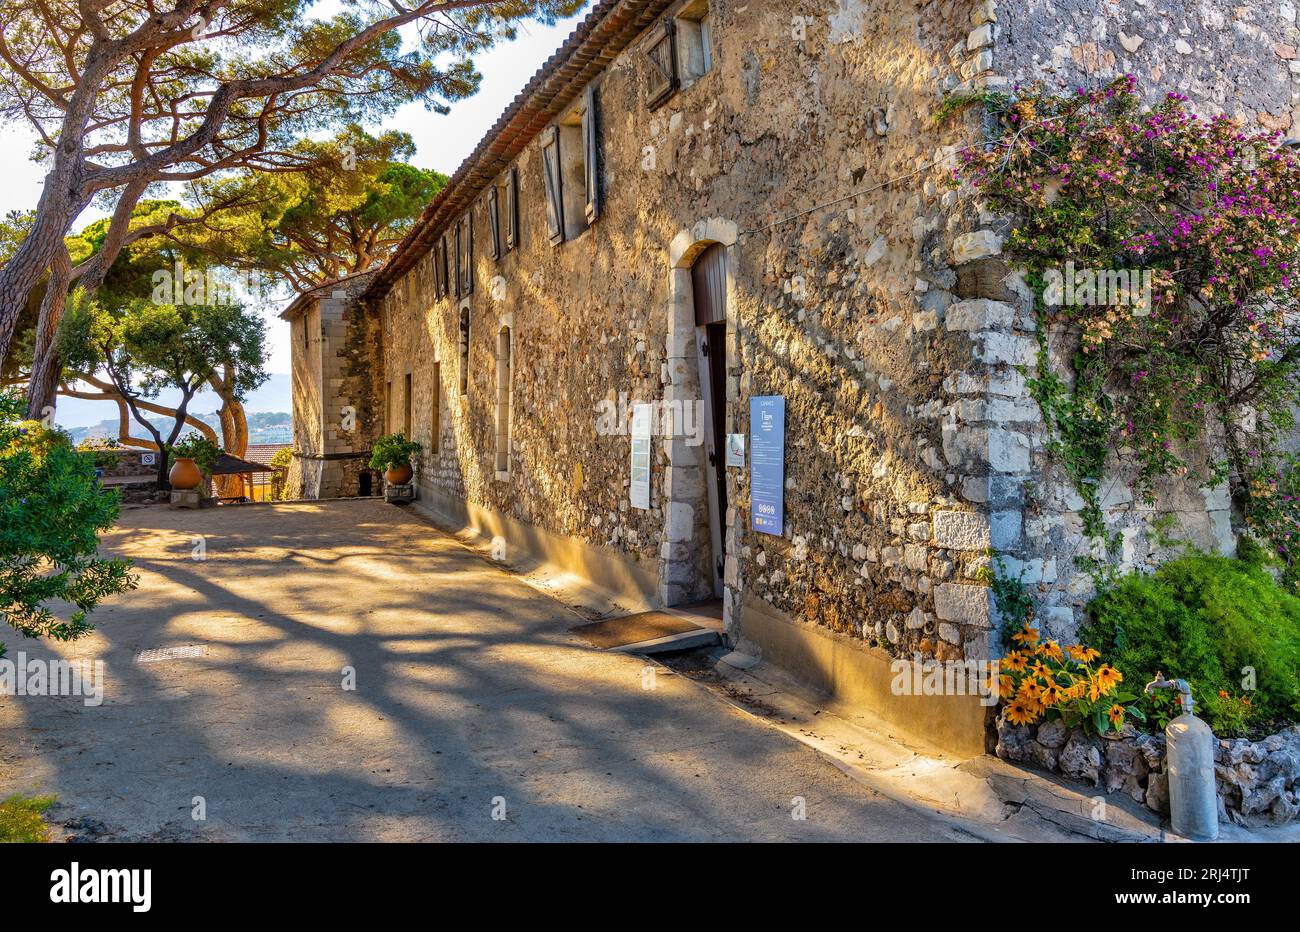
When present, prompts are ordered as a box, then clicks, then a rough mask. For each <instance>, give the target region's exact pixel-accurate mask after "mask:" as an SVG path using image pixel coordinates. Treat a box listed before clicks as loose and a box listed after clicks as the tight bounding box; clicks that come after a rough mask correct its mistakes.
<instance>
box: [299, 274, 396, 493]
mask: <svg viewBox="0 0 1300 932" xmlns="http://www.w3.org/2000/svg"><path fill="white" fill-rule="evenodd" d="M369 280H370V279H369V277H360V278H356V279H352V280H349V281H347V282H343V283H341V284H340V285H339V286H338V287H337V288H335V289H333V290H331V291H329V292H327V293H323V294H322V295H321V296H319V297H316V298H312V299H310V300H307V301H305V302H304V305H303V308H302V310H301V312H300V313H298V314H296V315H295V316H294V317H293V319H292V320H291V321H290V337H291V339H292V340H293V418H294V431H293V435H294V451H293V452H294V457H293V462H292V463H291V465H290V467H289V471H288V476H287V479H286V488H287V490H288V495H289V497H290V498H311V499H316V498H338V497H339V496H347V495H356V494H357V491H358V487H359V476H360V473H361V472H362V471H363V470H366V469H368V465H367V459H368V456H367V454H368V451H369V449H370V446H371V444H372V443H373V441H374V439H375V438H376V437H377V436H378V435H377V434H376V433H375V430H376V428H377V425H378V422H379V419H378V418H377V417H376V412H377V411H378V410H379V404H378V402H377V400H376V391H375V377H376V361H379V360H382V358H383V347H382V344H381V342H380V340H379V332H378V326H377V323H376V321H375V320H374V318H373V316H372V315H369V314H367V312H366V309H365V307H364V305H362V304H360V303H359V302H358V300H357V298H358V296H359V295H360V293H361V291H362V289H363V288H364V287H365V285H366V284H368V283H369ZM375 490H376V491H378V483H377V482H376V483H375Z"/></svg>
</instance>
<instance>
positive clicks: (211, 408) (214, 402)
mask: <svg viewBox="0 0 1300 932" xmlns="http://www.w3.org/2000/svg"><path fill="white" fill-rule="evenodd" d="M156 400H157V401H158V403H159V404H175V403H176V402H178V401H180V398H179V396H178V393H176V392H162V393H161V394H160V395H159V396H158V398H157V399H156ZM220 407H221V401H220V399H218V398H217V396H216V395H215V394H213V393H212V392H211V391H203V392H200V393H199V394H197V395H195V396H194V400H193V401H191V402H190V412H191V413H192V414H194V415H195V416H196V417H199V416H200V415H203V414H207V413H215V412H216V410H217V409H218V408H220ZM244 410H245V411H247V412H248V415H249V421H250V426H251V421H252V416H253V414H255V413H257V412H263V411H264V412H272V413H275V412H285V411H292V410H293V385H292V379H291V377H290V376H289V374H288V373H284V372H277V373H274V374H273V375H271V377H270V378H268V379H267V380H266V383H265V384H264V385H263V386H262V387H261V388H259V389H257V390H256V391H253V392H249V393H248V400H247V401H245V402H244ZM56 411H57V413H56V414H55V416H54V420H55V423H57V424H58V425H59V426H60V427H63V428H65V429H68V430H71V429H72V428H75V427H92V426H93V427H98V426H99V425H100V423H101V422H102V421H104V420H105V419H106V418H108V419H112V421H113V423H114V424H116V423H117V420H116V418H117V406H116V405H114V404H112V403H111V402H106V401H84V400H82V399H80V398H63V397H60V398H59V400H58V403H57V405H56ZM202 420H204V421H205V422H208V421H207V418H206V417H203V418H202ZM209 423H215V422H209ZM257 442H259V443H262V442H265V443H274V442H275V441H271V440H268V441H257Z"/></svg>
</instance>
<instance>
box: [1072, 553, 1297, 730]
mask: <svg viewBox="0 0 1300 932" xmlns="http://www.w3.org/2000/svg"><path fill="white" fill-rule="evenodd" d="M1088 613H1089V619H1090V620H1089V622H1088V623H1087V624H1086V625H1085V626H1084V629H1083V631H1082V632H1081V634H1082V637H1083V638H1084V640H1086V641H1087V642H1088V643H1091V644H1093V645H1094V646H1096V647H1097V648H1098V649H1100V650H1101V651H1102V652H1103V653H1105V654H1106V655H1107V656H1109V657H1111V658H1113V662H1114V664H1115V666H1116V667H1118V668H1119V669H1120V670H1121V671H1122V672H1123V674H1124V677H1125V682H1130V683H1133V684H1134V685H1135V686H1139V685H1141V684H1143V683H1146V682H1148V681H1150V680H1151V679H1152V678H1153V677H1154V676H1155V674H1156V673H1157V672H1163V673H1164V674H1165V675H1166V676H1168V677H1181V678H1183V679H1185V680H1187V681H1188V683H1190V684H1191V687H1192V695H1193V697H1194V698H1195V699H1196V703H1197V708H1198V712H1199V714H1201V715H1202V716H1203V717H1204V718H1205V719H1206V721H1207V722H1209V724H1210V727H1212V728H1213V729H1214V730H1215V732H1216V733H1218V734H1221V735H1231V734H1244V733H1246V732H1248V731H1252V730H1255V729H1267V728H1270V727H1271V726H1272V725H1274V724H1276V723H1277V722H1278V721H1281V720H1286V721H1292V722H1294V721H1297V720H1300V598H1298V597H1296V596H1294V595H1291V594H1290V593H1288V592H1287V591H1285V590H1284V589H1283V588H1282V587H1281V586H1279V585H1278V584H1277V583H1276V582H1275V581H1274V579H1273V577H1272V576H1271V575H1270V574H1269V571H1268V570H1267V569H1266V568H1265V567H1264V566H1263V565H1261V563H1260V562H1259V561H1258V560H1254V559H1252V560H1232V559H1228V558H1226V557H1220V556H1213V555H1211V554H1206V553H1199V552H1189V553H1187V554H1185V555H1184V556H1182V557H1179V558H1178V559H1176V560H1172V561H1170V562H1169V563H1166V564H1165V565H1164V566H1162V567H1160V568H1159V569H1158V570H1156V571H1155V572H1154V573H1152V574H1150V575H1143V574H1134V575H1131V576H1125V577H1123V578H1122V579H1120V580H1119V581H1118V582H1117V583H1116V584H1115V585H1114V586H1113V587H1112V588H1110V589H1108V590H1107V591H1105V592H1104V593H1102V594H1100V595H1099V596H1098V597H1097V598H1095V599H1094V600H1093V601H1092V603H1091V604H1090V605H1089V606H1088ZM1166 717H1167V716H1165V715H1157V716H1156V718H1157V721H1159V720H1160V719H1164V718H1166Z"/></svg>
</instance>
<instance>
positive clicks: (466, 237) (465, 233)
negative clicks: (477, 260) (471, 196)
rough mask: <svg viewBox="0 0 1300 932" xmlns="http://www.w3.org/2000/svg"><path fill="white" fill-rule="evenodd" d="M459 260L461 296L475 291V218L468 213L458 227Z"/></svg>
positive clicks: (457, 245) (457, 246) (457, 247)
mask: <svg viewBox="0 0 1300 932" xmlns="http://www.w3.org/2000/svg"><path fill="white" fill-rule="evenodd" d="M456 237H457V244H456V250H457V262H456V264H457V265H458V266H459V267H460V297H462V298H463V297H464V296H465V295H468V294H473V293H474V218H473V217H472V216H471V215H470V214H466V215H465V216H464V217H462V218H461V220H460V225H459V226H458V227H457V228H456Z"/></svg>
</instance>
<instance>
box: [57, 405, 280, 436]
mask: <svg viewBox="0 0 1300 932" xmlns="http://www.w3.org/2000/svg"><path fill="white" fill-rule="evenodd" d="M101 407H102V406H101ZM195 417H197V418H198V419H199V420H201V421H202V422H203V423H205V424H207V425H209V426H210V427H212V428H213V429H214V430H215V431H216V432H217V436H221V419H220V418H219V417H217V414H216V412H205V413H202V414H196V415H195ZM149 423H150V424H153V425H154V426H155V427H157V428H158V429H159V430H160V431H161V432H162V434H163V436H164V437H165V436H166V435H167V434H169V433H171V429H172V423H173V422H172V419H171V418H169V417H151V418H149ZM131 425H132V427H131V433H132V435H133V436H136V437H145V436H147V435H148V431H146V430H145V429H144V428H143V427H141V426H140V425H138V424H136V423H135V421H132V422H131ZM117 427H118V424H117V418H115V417H114V418H109V419H106V420H103V421H100V422H99V423H97V424H89V425H86V426H83V427H72V428H68V429H67V430H68V433H69V434H71V435H72V439H73V441H74V442H75V443H81V442H82V441H83V440H89V439H105V438H112V439H116V438H117ZM188 429H189V430H193V429H194V428H192V427H191V428H188ZM181 434H182V436H183V435H184V434H185V431H182V432H181ZM248 442H249V443H291V442H293V416H292V415H291V414H289V413H288V412H287V411H258V412H256V413H255V414H250V415H248Z"/></svg>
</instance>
